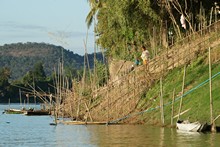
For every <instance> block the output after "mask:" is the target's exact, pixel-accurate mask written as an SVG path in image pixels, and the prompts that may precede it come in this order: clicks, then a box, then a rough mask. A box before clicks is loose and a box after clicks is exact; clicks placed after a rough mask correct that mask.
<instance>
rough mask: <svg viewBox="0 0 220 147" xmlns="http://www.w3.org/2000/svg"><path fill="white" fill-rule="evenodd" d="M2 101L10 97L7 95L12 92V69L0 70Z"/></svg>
mask: <svg viewBox="0 0 220 147" xmlns="http://www.w3.org/2000/svg"><path fill="white" fill-rule="evenodd" d="M0 75H1V76H0V99H2V98H3V97H6V96H8V95H7V93H8V92H9V91H10V84H9V78H10V69H9V68H7V67H4V68H1V69H0Z"/></svg>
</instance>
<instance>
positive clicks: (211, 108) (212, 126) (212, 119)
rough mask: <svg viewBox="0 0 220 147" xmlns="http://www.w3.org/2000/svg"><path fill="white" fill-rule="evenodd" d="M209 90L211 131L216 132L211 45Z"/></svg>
mask: <svg viewBox="0 0 220 147" xmlns="http://www.w3.org/2000/svg"><path fill="white" fill-rule="evenodd" d="M209 90H210V92H209V93H210V122H211V124H212V125H211V131H212V132H216V126H215V121H214V118H213V99H212V69H211V49H210V47H209Z"/></svg>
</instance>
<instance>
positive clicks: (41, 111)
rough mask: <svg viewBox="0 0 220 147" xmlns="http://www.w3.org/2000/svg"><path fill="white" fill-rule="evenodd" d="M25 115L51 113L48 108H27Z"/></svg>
mask: <svg viewBox="0 0 220 147" xmlns="http://www.w3.org/2000/svg"><path fill="white" fill-rule="evenodd" d="M24 114H25V115H50V114H51V113H50V111H48V110H27V111H25V112H24Z"/></svg>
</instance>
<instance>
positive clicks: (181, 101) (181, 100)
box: [177, 65, 186, 120]
mask: <svg viewBox="0 0 220 147" xmlns="http://www.w3.org/2000/svg"><path fill="white" fill-rule="evenodd" d="M185 76H186V65H185V66H184V73H183V85H182V95H181V99H180V107H179V114H178V119H177V120H179V118H180V113H181V109H182V103H183V92H184V85H185Z"/></svg>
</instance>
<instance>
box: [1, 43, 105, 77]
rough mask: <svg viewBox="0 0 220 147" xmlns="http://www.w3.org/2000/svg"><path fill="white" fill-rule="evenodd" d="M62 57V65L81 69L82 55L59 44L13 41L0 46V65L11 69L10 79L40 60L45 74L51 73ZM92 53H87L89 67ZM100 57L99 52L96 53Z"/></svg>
mask: <svg viewBox="0 0 220 147" xmlns="http://www.w3.org/2000/svg"><path fill="white" fill-rule="evenodd" d="M62 52H63V57H64V58H63V59H64V66H65V67H68V68H72V69H81V68H82V67H83V64H84V56H80V55H78V54H75V53H73V52H71V51H69V50H66V49H64V48H63V47H61V46H55V45H52V44H46V43H31V42H28V43H14V44H5V45H3V46H0V67H8V68H9V69H10V70H11V80H15V79H19V78H21V77H22V76H24V75H25V74H26V73H27V72H28V71H30V70H32V68H33V66H34V65H35V64H36V63H37V62H42V63H43V67H44V70H45V73H46V75H47V76H48V75H51V74H52V73H53V71H54V68H57V66H58V63H59V60H61V58H62ZM93 57H94V55H92V54H90V55H88V58H89V62H90V67H93ZM96 57H97V59H101V54H97V56H96Z"/></svg>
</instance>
